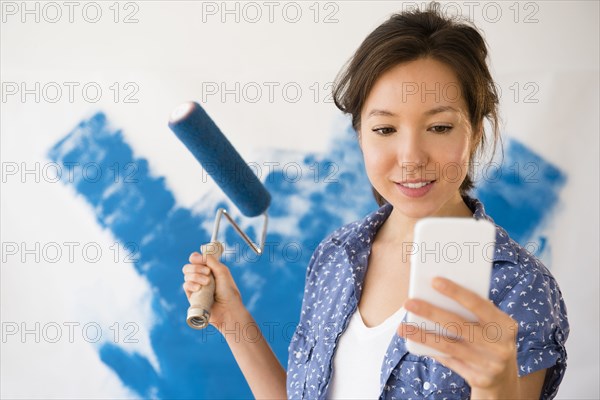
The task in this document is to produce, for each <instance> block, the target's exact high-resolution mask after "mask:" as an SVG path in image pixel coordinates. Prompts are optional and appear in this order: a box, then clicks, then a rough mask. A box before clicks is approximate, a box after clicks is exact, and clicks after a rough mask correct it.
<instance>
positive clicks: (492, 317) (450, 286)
mask: <svg viewBox="0 0 600 400" xmlns="http://www.w3.org/2000/svg"><path fill="white" fill-rule="evenodd" d="M432 286H433V287H434V289H435V290H437V291H438V292H440V293H442V294H443V295H445V296H448V297H450V298H451V299H453V300H456V302H458V303H459V304H461V305H462V306H464V307H465V308H466V309H467V310H469V311H471V312H472V313H473V314H475V317H477V320H478V321H479V322H480V323H481V324H487V323H490V322H499V321H502V322H505V323H506V322H507V321H506V318H505V316H506V314H504V313H503V312H502V311H500V310H499V309H498V308H496V306H495V305H494V304H493V303H491V302H490V301H489V300H488V299H484V298H483V297H481V296H479V295H478V294H477V293H475V292H472V291H471V290H469V289H466V288H464V287H462V286H460V285H458V284H456V283H454V282H452V281H451V280H449V279H445V278H441V277H437V278H434V279H433V281H432Z"/></svg>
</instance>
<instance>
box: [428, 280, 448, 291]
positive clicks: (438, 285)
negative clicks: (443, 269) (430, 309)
mask: <svg viewBox="0 0 600 400" xmlns="http://www.w3.org/2000/svg"><path fill="white" fill-rule="evenodd" d="M432 286H433V287H434V288H435V289H439V290H444V289H446V288H447V287H448V285H447V284H446V281H444V280H443V279H440V278H435V279H434V280H433V282H432Z"/></svg>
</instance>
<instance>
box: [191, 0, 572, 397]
mask: <svg viewBox="0 0 600 400" xmlns="http://www.w3.org/2000/svg"><path fill="white" fill-rule="evenodd" d="M486 57H487V49H486V45H485V42H484V40H483V38H482V37H481V35H480V34H479V33H478V32H477V30H476V29H474V28H473V27H471V26H469V25H467V24H463V23H459V22H456V21H452V20H449V19H447V18H445V17H443V16H441V15H440V13H439V10H438V8H437V6H436V5H435V4H434V5H432V6H430V7H429V9H428V10H427V11H412V12H406V13H402V14H397V15H394V16H392V17H391V18H390V19H389V20H388V21H386V22H385V23H383V24H382V25H381V26H379V27H378V28H377V29H376V30H375V31H373V32H372V33H371V34H370V35H369V36H368V37H367V38H366V39H365V40H364V42H363V43H362V44H361V46H360V47H359V49H358V50H357V51H356V53H355V55H354V56H353V58H352V59H351V61H350V63H349V64H348V66H347V68H346V69H345V71H344V72H343V73H342V74H341V75H340V77H339V79H338V81H337V83H336V87H335V88H334V98H335V102H336V105H337V106H338V107H339V108H340V109H341V110H342V111H344V112H345V113H349V114H350V115H351V116H352V124H353V127H354V129H355V130H356V132H357V134H358V143H359V145H360V148H361V150H362V153H363V156H364V161H365V167H366V171H367V175H368V177H369V180H370V182H371V184H372V186H373V192H374V194H375V197H376V199H377V201H378V203H379V205H380V206H381V208H380V209H379V210H377V211H375V212H373V213H372V214H370V215H368V216H367V217H366V218H365V219H363V220H360V221H356V222H354V223H352V224H348V225H346V226H344V227H342V228H340V229H338V230H336V231H335V232H333V233H332V234H331V235H330V236H329V237H327V238H326V239H325V240H323V242H321V244H320V245H319V246H318V247H317V249H316V250H315V252H314V254H313V257H312V258H311V261H310V264H309V266H308V270H307V275H306V286H305V287H306V289H305V292H304V299H303V302H302V312H301V316H300V321H299V324H298V327H297V329H296V331H295V333H294V335H293V337H292V340H291V343H290V347H289V351H290V353H289V362H288V370H287V375H286V371H285V370H284V369H283V368H282V367H281V365H280V364H279V362H278V361H277V359H276V357H275V356H274V354H273V352H272V351H271V349H270V348H269V345H268V344H267V343H266V341H265V340H264V338H262V336H259V337H260V338H261V339H260V340H253V341H252V343H249V342H244V341H241V342H235V341H234V340H230V338H228V343H229V345H230V347H231V350H232V352H233V354H234V356H235V358H236V360H237V362H238V364H239V366H240V368H241V370H242V371H243V373H244V376H245V378H246V380H247V381H248V383H249V385H250V388H251V389H252V392H253V394H254V395H255V396H256V397H257V398H284V397H286V396H287V397H288V398H308V399H317V398H319V399H321V398H377V397H381V398H390V399H392V398H401V399H405V398H422V397H429V398H448V399H463V398H469V397H472V398H504V399H507V398H540V397H541V398H552V397H554V395H555V394H556V391H557V390H558V385H559V384H560V381H561V380H562V377H563V375H564V372H565V368H566V350H565V348H564V343H565V341H566V338H567V336H568V332H569V326H568V322H567V319H566V308H565V305H564V302H563V300H562V296H561V293H560V289H559V288H558V285H557V283H556V281H555V280H554V278H553V277H552V276H551V274H550V272H549V271H548V270H547V269H546V268H545V267H544V266H543V265H542V264H541V263H540V261H539V260H537V259H536V258H535V257H534V256H532V255H531V254H529V253H528V252H527V251H526V250H524V249H523V248H522V247H520V246H519V245H518V244H517V243H515V242H514V241H512V240H511V239H510V238H509V237H508V235H507V234H506V232H505V231H504V230H503V229H502V228H501V227H498V226H497V227H496V246H495V251H494V259H493V261H494V267H493V271H492V283H491V285H492V286H491V291H490V300H491V301H490V300H488V299H485V298H482V297H480V296H478V295H476V294H474V293H472V292H470V291H468V290H466V289H464V288H462V287H460V286H458V285H456V284H454V283H452V282H451V281H449V280H443V279H441V278H438V279H436V280H434V282H433V285H434V288H435V289H436V290H438V291H440V292H441V293H442V294H444V295H446V296H448V297H450V298H453V299H455V300H456V301H458V302H459V303H461V304H462V305H463V306H465V307H466V308H467V309H469V310H471V311H472V312H473V314H474V315H476V317H477V319H478V321H477V322H476V323H474V324H470V325H469V323H468V322H467V321H464V320H463V319H461V317H459V316H458V315H455V314H452V313H449V312H446V311H444V310H443V309H440V308H438V307H434V306H433V305H431V304H428V303H426V302H424V301H417V300H415V299H408V277H409V273H410V264H409V262H408V260H409V257H408V254H407V249H408V246H406V244H407V243H410V242H412V234H413V227H414V224H415V223H416V221H418V220H419V219H420V218H423V217H428V216H453V217H470V218H476V219H480V218H486V219H490V218H489V217H488V216H487V215H486V214H485V210H484V208H483V205H482V204H481V203H480V202H479V201H478V200H477V199H474V198H472V197H470V196H469V195H468V194H467V193H468V191H469V190H470V189H472V188H473V180H472V175H473V167H472V166H473V164H474V162H473V161H474V159H475V156H476V155H477V154H479V153H481V152H482V150H483V147H484V144H485V143H484V142H485V140H484V139H485V134H484V120H486V119H487V120H488V122H489V123H490V126H491V129H492V134H493V139H494V145H495V143H496V140H497V138H498V124H497V105H498V97H497V94H496V91H495V86H494V83H493V80H492V78H491V76H490V73H489V71H488V68H487V65H486ZM494 147H495V146H494ZM449 166H452V168H448V167H449ZM450 170H451V171H452V176H449V175H448V171H450ZM456 171H459V173H458V175H457V174H456ZM490 220H491V219H490ZM189 261H190V264H188V265H186V266H184V268H183V272H184V274H185V283H184V285H183V287H184V290H185V291H186V294H187V295H188V297H189V295H190V294H191V292H192V291H194V290H197V289H198V288H199V287H200V285H204V284H207V283H208V276H207V274H208V273H209V272H212V273H213V274H214V277H215V280H216V300H215V305H214V306H213V310H212V315H211V320H210V323H211V324H212V325H214V326H215V327H216V328H217V329H219V330H220V331H224V330H227V329H232V328H233V327H234V326H236V324H241V325H242V326H246V325H247V324H254V321H253V319H252V317H251V316H250V314H249V313H248V312H247V310H246V309H245V308H244V306H243V303H242V301H241V298H240V295H239V291H238V289H237V287H236V285H235V283H234V281H233V279H232V277H231V274H230V272H229V270H228V269H227V267H226V266H225V265H223V264H221V263H220V262H218V261H217V260H215V259H214V258H212V257H211V256H203V255H200V254H198V253H193V254H192V255H191V256H190V260H189ZM406 311H410V312H413V313H415V314H417V315H420V316H423V317H425V318H427V319H429V320H431V321H434V322H438V323H440V324H441V325H442V326H443V325H445V324H459V325H461V326H468V327H469V330H468V332H467V331H463V332H462V336H461V337H460V338H459V339H458V340H452V341H449V340H440V338H439V337H435V336H432V335H424V334H422V332H420V331H419V330H418V328H415V327H411V326H407V325H405V324H403V323H401V321H402V318H403V317H404V315H405V313H406ZM490 324H493V325H494V326H495V327H496V328H497V331H496V333H494V335H493V338H491V337H490V334H489V332H488V331H487V330H486V329H485V328H486V327H487V326H489V325H490ZM238 326H239V325H238ZM256 329H257V330H258V328H256ZM257 334H258V335H260V332H257ZM250 336H251V337H253V338H254V336H253V335H250ZM406 340H415V341H418V342H422V343H425V344H427V345H428V346H431V347H433V348H435V349H437V350H441V351H442V352H443V353H445V354H446V356H445V357H441V356H440V357H422V356H417V355H414V354H411V353H409V352H407V350H406ZM286 381H287V387H286ZM286 389H287V392H286Z"/></svg>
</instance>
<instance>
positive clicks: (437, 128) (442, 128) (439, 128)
mask: <svg viewBox="0 0 600 400" xmlns="http://www.w3.org/2000/svg"><path fill="white" fill-rule="evenodd" d="M429 130H431V131H433V133H448V132H450V131H451V130H452V126H450V125H434V126H432V127H431V128H429Z"/></svg>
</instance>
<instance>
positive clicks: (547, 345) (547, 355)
mask: <svg viewBox="0 0 600 400" xmlns="http://www.w3.org/2000/svg"><path fill="white" fill-rule="evenodd" d="M527 261H530V264H531V265H530V267H532V268H531V269H528V268H527V267H529V266H528V265H527V263H523V264H522V265H521V267H522V270H521V272H522V273H521V274H520V276H519V277H518V278H517V279H516V280H515V284H514V285H513V286H512V287H509V288H508V291H507V292H506V295H505V296H503V298H502V300H501V301H500V303H499V307H500V308H501V309H502V310H503V311H504V312H506V313H507V314H509V315H510V316H511V317H512V318H513V319H514V320H515V321H517V323H518V325H519V330H518V334H517V361H518V365H519V376H524V375H527V374H530V373H533V372H535V371H539V370H541V369H545V368H548V369H550V370H549V371H548V372H547V374H546V380H545V382H544V386H543V390H542V396H541V398H542V399H552V398H554V396H555V395H556V392H557V391H558V386H559V384H560V382H561V381H562V378H563V376H564V373H565V370H566V367H567V351H566V349H565V342H566V340H567V337H568V335H569V323H568V320H567V310H566V306H565V303H564V300H563V297H562V293H561V291H560V288H559V287H558V284H557V282H556V280H555V279H554V277H553V276H552V275H551V274H550V272H549V271H548V270H547V269H546V268H545V267H544V266H543V265H542V264H541V262H539V261H538V260H536V259H535V257H531V258H528V259H527Z"/></svg>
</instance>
